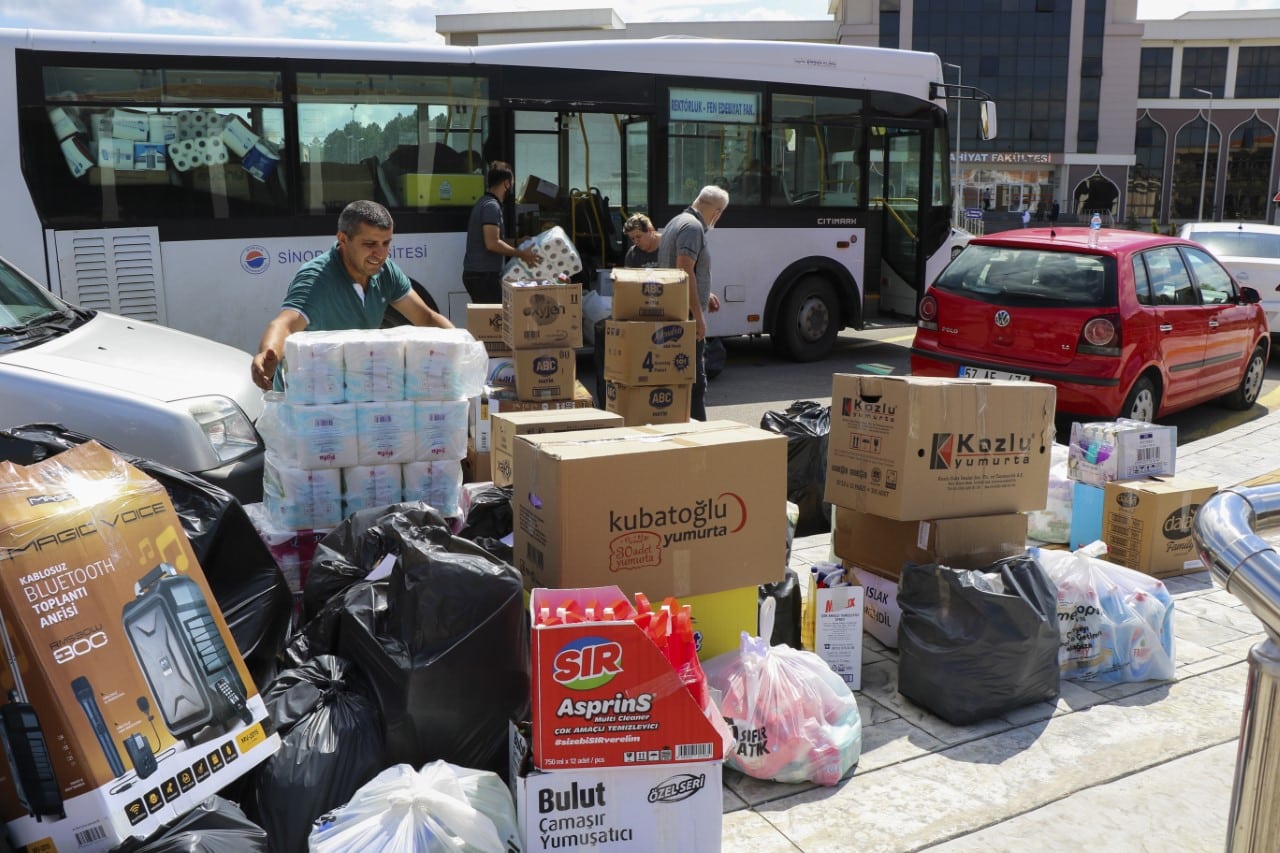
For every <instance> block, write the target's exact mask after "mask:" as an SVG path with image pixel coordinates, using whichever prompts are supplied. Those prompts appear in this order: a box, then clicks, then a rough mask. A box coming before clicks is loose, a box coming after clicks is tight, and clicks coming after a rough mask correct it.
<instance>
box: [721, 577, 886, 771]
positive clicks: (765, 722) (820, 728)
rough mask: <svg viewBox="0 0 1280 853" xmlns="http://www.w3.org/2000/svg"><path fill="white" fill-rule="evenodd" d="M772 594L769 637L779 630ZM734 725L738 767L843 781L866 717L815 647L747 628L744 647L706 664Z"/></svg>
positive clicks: (732, 758)
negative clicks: (779, 642)
mask: <svg viewBox="0 0 1280 853" xmlns="http://www.w3.org/2000/svg"><path fill="white" fill-rule="evenodd" d="M770 604H772V599H766V601H765V608H764V610H765V613H764V615H762V618H761V627H760V632H761V635H762V636H768V635H770V634H772V631H773V625H772V621H773V620H772V614H771V613H769V612H768V610H769V605H770ZM703 669H704V671H705V672H706V674H707V683H708V684H709V685H710V687H711V688H712V690H714V691H716V692H717V693H718V694H719V700H718V701H719V704H720V712H721V713H722V714H723V715H724V717H725V719H727V720H729V724H730V725H731V726H732V728H733V734H734V737H735V738H736V740H737V744H736V746H735V747H734V748H733V750H732V751H731V752H729V753H728V754H727V755H726V756H725V761H726V762H727V763H728V764H729V766H730V767H733V768H734V769H736V770H740V771H742V772H743V773H745V774H747V775H748V776H753V777H755V778H757V779H773V780H776V781H778V782H817V783H818V784H820V785H835V784H837V783H838V782H839V781H840V780H841V779H842V778H844V776H845V774H847V773H848V772H849V771H850V770H851V769H853V767H854V765H856V764H857V763H858V758H859V756H860V755H861V753H862V718H861V717H860V716H859V714H858V703H857V700H855V699H854V697H853V693H852V692H850V690H849V686H848V685H847V684H845V683H844V681H842V680H841V679H840V676H838V675H836V674H835V673H834V672H832V671H831V668H830V667H828V666H827V665H826V663H825V662H823V660H822V659H821V658H819V657H818V656H817V655H816V654H814V653H813V652H805V651H797V650H796V649H793V648H791V647H790V646H770V645H769V642H768V640H764V639H761V638H760V637H752V636H750V635H749V634H747V632H746V631H743V632H742V642H741V645H740V646H739V648H738V650H737V651H736V652H726V653H725V654H722V655H720V656H718V657H716V658H713V659H712V660H710V661H708V662H707V663H706V664H704V666H703Z"/></svg>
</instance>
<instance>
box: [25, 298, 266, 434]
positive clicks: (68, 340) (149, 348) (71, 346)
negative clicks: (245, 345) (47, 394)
mask: <svg viewBox="0 0 1280 853" xmlns="http://www.w3.org/2000/svg"><path fill="white" fill-rule="evenodd" d="M251 361H252V357H251V356H250V355H249V354H248V353H246V352H244V351H242V350H238V349H235V348H233V347H229V346H226V345H224V344H219V343H215V342H214V341H210V340H207V339H205V338H200V337H196V336H194V335H189V334H187V333H186V332H179V331H177V330H174V329H170V328H167V327H165V326H157V325H155V324H152V323H148V322H146V321H143V320H132V319H127V318H125V317H120V316H117V315H115V314H108V313H105V312H98V314H97V315H96V316H95V317H93V319H91V320H90V321H89V322H87V323H85V324H84V325H82V326H80V327H79V328H78V329H75V330H73V331H71V332H68V333H67V334H65V335H61V336H60V337H58V338H55V339H53V340H51V341H48V342H46V343H42V344H39V345H38V346H33V347H30V348H28V349H23V350H17V351H15V352H10V353H6V354H4V355H0V362H5V363H7V364H12V365H14V366H15V367H22V368H26V369H28V370H33V371H40V372H45V373H51V374H55V375H57V376H61V377H64V378H66V379H70V380H73V381H78V382H83V383H85V384H87V385H93V386H100V387H105V388H112V389H116V390H118V391H121V392H124V393H127V394H132V395H136V396H138V397H144V398H150V399H152V400H156V401H159V402H173V401H175V400H184V399H189V398H191V397H201V396H205V395H211V394H216V395H219V396H224V397H225V396H227V395H228V393H229V392H233V393H234V400H235V402H236V404H237V405H239V406H240V408H241V409H242V410H244V412H245V414H247V415H248V416H249V417H250V419H252V420H254V421H257V419H258V415H260V414H261V413H262V392H261V391H260V390H259V389H258V388H257V386H255V385H254V384H253V381H252V380H251V379H250V376H249V366H250V362H251Z"/></svg>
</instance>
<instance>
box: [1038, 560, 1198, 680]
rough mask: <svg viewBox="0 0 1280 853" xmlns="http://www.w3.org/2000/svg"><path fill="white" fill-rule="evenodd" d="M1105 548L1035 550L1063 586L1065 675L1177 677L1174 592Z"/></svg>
mask: <svg viewBox="0 0 1280 853" xmlns="http://www.w3.org/2000/svg"><path fill="white" fill-rule="evenodd" d="M1106 551H1107V546H1106V545H1105V544H1104V543H1102V542H1094V543H1092V544H1090V545H1086V546H1084V547H1083V548H1081V549H1079V550H1078V551H1075V552H1070V551H1055V550H1049V549H1044V548H1032V549H1031V554H1032V556H1033V557H1035V559H1036V560H1037V561H1039V563H1040V565H1041V566H1043V567H1044V569H1045V571H1046V572H1048V573H1049V577H1050V578H1052V579H1053V582H1054V583H1055V584H1057V587H1058V630H1059V633H1060V636H1061V640H1062V644H1061V645H1060V646H1059V647H1058V665H1059V668H1060V670H1061V672H1062V677H1063V678H1068V679H1072V680H1076V681H1098V682H1104V683H1109V684H1115V683H1119V682H1125V681H1172V680H1173V678H1174V656H1173V598H1172V596H1170V595H1169V591H1168V590H1167V589H1166V588H1165V585H1164V582H1163V581H1161V580H1160V579H1159V578H1154V577H1151V576H1150V575H1144V574H1142V573H1141V572H1136V571H1134V570H1133V569H1129V568H1125V567H1124V566H1117V565H1116V564H1115V563H1109V562H1107V561H1106V560H1103V559H1101V556H1102V555H1103V554H1105V553H1106Z"/></svg>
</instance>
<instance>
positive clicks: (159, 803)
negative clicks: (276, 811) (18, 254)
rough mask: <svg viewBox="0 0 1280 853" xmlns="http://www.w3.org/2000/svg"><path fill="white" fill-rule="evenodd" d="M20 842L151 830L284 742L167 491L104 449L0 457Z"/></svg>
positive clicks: (0, 556)
mask: <svg viewBox="0 0 1280 853" xmlns="http://www.w3.org/2000/svg"><path fill="white" fill-rule="evenodd" d="M0 612H2V613H3V617H4V629H5V630H4V651H5V659H6V660H5V666H4V667H3V668H2V671H3V673H4V684H3V689H4V692H5V693H6V694H7V695H8V696H9V697H10V698H9V700H8V701H7V702H6V703H5V704H4V705H3V706H0V723H2V724H3V726H2V728H3V732H4V740H5V746H6V750H5V751H6V753H7V758H8V761H6V762H5V763H4V764H3V766H0V774H2V775H0V810H2V811H3V817H4V820H5V822H6V824H7V828H8V831H9V838H10V839H11V840H12V841H13V842H14V844H15V846H24V845H25V846H27V847H28V849H33V850H55V849H56V850H76V851H89V853H97V851H104V850H107V849H109V848H111V847H114V846H116V845H117V844H119V843H120V842H121V841H123V840H124V839H126V838H128V837H130V836H138V837H145V836H148V835H150V834H151V833H153V832H154V831H155V830H157V829H158V828H159V827H160V826H161V825H163V824H165V823H168V822H170V821H172V820H174V819H176V818H177V817H179V816H180V815H182V814H183V813H185V812H187V811H189V810H190V809H192V808H193V807H195V806H196V805H197V804H198V803H200V802H201V801H203V800H204V799H206V798H207V797H209V796H211V795H212V794H214V793H215V792H217V791H218V790H220V789H221V788H223V787H224V786H226V785H227V783H228V782H231V781H232V780H233V779H236V778H237V777H239V776H243V775H244V774H245V773H246V772H247V771H249V770H250V769H251V768H253V767H254V766H255V765H257V764H259V763H261V762H262V761H263V760H264V759H266V758H267V757H268V756H270V755H271V754H272V753H273V752H275V751H276V749H277V748H278V747H279V744H280V741H279V737H278V736H277V735H275V734H273V733H272V726H271V724H270V721H269V720H268V718H267V713H266V707H265V706H264V704H263V702H262V700H261V699H260V698H259V697H258V693H257V690H256V688H255V687H254V684H253V681H252V679H251V677H250V675H249V672H248V670H247V669H246V668H245V665H244V662H243V661H242V660H241V658H240V655H239V652H238V651H237V650H236V646H235V643H234V641H233V639H232V637H231V633H230V631H228V629H227V625H226V622H225V621H224V620H223V618H222V614H221V613H220V612H219V610H218V607H217V604H216V603H215V601H214V598H213V594H212V593H211V592H210V590H209V585H208V583H207V582H206V581H205V578H204V575H203V573H202V572H201V570H200V566H199V565H198V564H197V563H196V558H195V554H194V552H193V551H192V550H191V545H190V543H189V542H188V541H187V538H186V536H185V535H184V533H183V531H182V527H181V525H180V522H179V519H178V516H177V514H176V513H175V511H174V508H173V505H172V504H171V503H170V501H169V497H168V495H167V493H166V492H165V490H164V488H163V487H162V486H161V485H160V484H159V483H157V482H156V481H155V480H152V479H151V478H150V477H148V476H146V475H145V474H143V473H142V472H141V471H139V470H137V469H136V468H133V467H132V466H130V465H128V464H127V463H126V462H125V461H124V460H122V459H121V458H120V457H118V456H116V455H115V454H114V453H112V452H110V451H109V450H107V449H105V448H104V447H102V446H101V445H99V444H97V443H96V442H89V443H86V444H84V445H82V446H80V447H76V448H73V449H71V450H67V451H64V452H63V453H61V454H59V455H57V456H54V457H52V458H50V459H47V460H44V461H42V462H38V463H36V464H34V465H30V466H25V467H24V466H17V465H13V464H12V463H8V462H4V463H0Z"/></svg>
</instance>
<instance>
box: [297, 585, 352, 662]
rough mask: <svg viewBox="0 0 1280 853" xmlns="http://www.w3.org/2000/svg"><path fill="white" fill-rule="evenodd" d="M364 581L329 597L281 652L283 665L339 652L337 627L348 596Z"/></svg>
mask: <svg viewBox="0 0 1280 853" xmlns="http://www.w3.org/2000/svg"><path fill="white" fill-rule="evenodd" d="M363 585H364V584H363V583H361V582H357V583H355V584H352V585H351V586H349V587H347V588H346V589H345V590H343V591H342V593H341V594H340V595H336V596H334V597H333V598H331V599H329V600H328V602H326V603H325V605H324V607H323V608H322V609H321V610H320V612H319V613H317V614H316V615H315V616H313V617H311V619H309V620H308V621H307V622H306V624H304V625H303V626H302V628H301V629H299V630H298V631H297V632H296V633H294V635H293V636H292V637H290V638H289V644H288V645H287V646H285V647H284V651H283V652H281V653H280V667H281V668H282V669H293V668H295V667H299V666H302V665H303V664H305V663H306V662H307V661H309V660H311V659H312V658H314V657H319V656H320V655H333V654H337V653H338V627H339V625H340V624H341V622H342V612H343V610H345V609H346V607H347V597H348V596H349V595H350V594H351V593H352V591H353V590H355V589H356V588H357V587H360V586H363Z"/></svg>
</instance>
